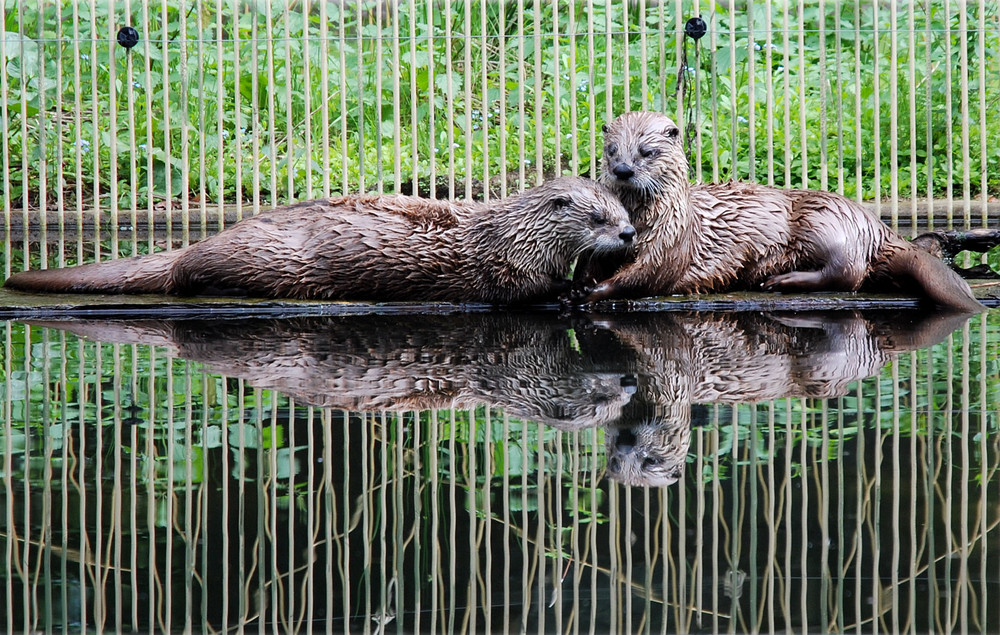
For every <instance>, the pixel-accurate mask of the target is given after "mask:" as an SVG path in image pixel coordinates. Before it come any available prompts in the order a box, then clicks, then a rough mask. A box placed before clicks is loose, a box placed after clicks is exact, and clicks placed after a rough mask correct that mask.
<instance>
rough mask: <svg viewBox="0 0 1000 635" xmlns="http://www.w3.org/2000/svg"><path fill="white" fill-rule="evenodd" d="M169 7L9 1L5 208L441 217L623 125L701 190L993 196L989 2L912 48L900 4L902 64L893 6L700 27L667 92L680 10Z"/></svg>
mask: <svg viewBox="0 0 1000 635" xmlns="http://www.w3.org/2000/svg"><path fill="white" fill-rule="evenodd" d="M169 4H171V6H168V7H166V8H161V7H159V6H156V7H150V9H149V11H148V15H144V14H143V9H142V7H141V6H140V3H133V4H132V5H131V6H132V9H131V14H129V15H126V14H125V6H124V5H123V4H116V5H115V8H114V15H109V13H108V10H107V8H106V7H105V5H104V4H103V3H98V7H97V10H96V13H94V14H91V7H90V5H89V4H87V3H79V4H73V3H71V2H68V1H65V0H63V1H60V2H54V3H19V2H14V1H13V0H7V2H6V4H5V6H6V8H5V13H4V17H3V28H4V29H5V33H4V34H3V51H2V56H3V58H4V59H3V63H4V64H3V72H2V74H0V81H2V82H3V83H2V85H0V89H2V90H0V95H2V97H0V99H2V100H3V101H2V103H0V106H2V108H3V115H4V117H3V119H2V125H3V126H4V127H3V129H2V130H0V133H2V135H3V152H2V153H0V154H2V157H3V164H2V165H0V174H2V175H3V177H2V178H3V179H4V181H3V182H2V183H0V191H2V196H4V197H6V198H7V200H8V201H9V204H10V205H11V207H12V208H15V209H16V208H20V207H22V206H24V205H28V206H34V205H37V204H39V203H40V200H41V198H42V197H43V196H44V197H46V202H47V203H48V204H49V205H50V206H51V205H52V204H53V202H54V201H55V199H56V198H57V197H59V196H62V197H63V201H64V203H65V204H66V205H67V206H75V205H77V204H79V205H80V206H82V207H84V208H86V207H90V206H93V205H94V204H95V203H100V205H101V206H102V207H105V208H107V207H109V206H118V207H119V208H122V209H135V208H138V209H143V208H146V207H148V206H151V205H154V204H156V203H158V202H161V201H163V200H171V201H174V202H176V201H178V200H180V199H184V198H190V199H191V200H202V199H203V200H206V201H212V202H215V201H224V202H234V201H236V200H242V201H252V200H254V198H255V196H256V195H257V194H259V196H260V199H259V200H260V202H261V203H262V204H265V205H267V204H271V203H281V202H284V201H286V200H289V199H291V198H306V197H312V196H318V195H320V194H322V193H324V192H326V191H334V192H336V191H356V190H359V189H367V190H373V189H378V188H380V187H381V188H382V189H384V190H386V191H392V190H395V189H397V186H398V187H399V188H400V189H404V190H406V191H409V189H410V188H412V181H413V180H414V179H415V180H416V181H417V182H418V183H419V187H420V188H421V190H424V191H426V190H427V189H428V188H429V187H431V182H432V180H433V182H434V187H441V186H444V185H449V184H450V185H451V186H452V187H453V188H454V189H453V190H452V192H453V193H455V194H458V195H462V194H464V193H465V190H464V188H463V182H464V181H466V180H467V182H468V184H469V187H470V190H473V193H476V192H478V191H479V189H480V188H481V187H482V181H483V180H484V179H486V180H488V181H489V187H490V188H491V190H492V191H493V192H494V193H500V192H502V191H503V190H504V189H505V188H507V189H509V188H512V187H520V186H522V185H530V184H532V183H533V182H534V181H535V180H536V179H537V178H539V177H545V176H550V175H552V174H555V173H565V172H593V171H594V170H595V164H594V158H595V153H597V152H599V148H600V145H599V144H600V125H601V124H602V123H603V122H604V121H606V120H607V119H608V118H609V117H610V116H613V115H614V114H617V113H619V112H621V111H623V110H625V109H627V108H631V109H636V108H641V107H647V108H653V109H660V110H664V111H667V112H671V113H675V114H676V113H678V112H681V113H685V114H684V117H685V119H693V124H692V127H691V130H692V131H693V130H697V131H698V132H699V133H700V137H699V139H700V141H699V142H698V143H699V147H698V148H692V156H693V157H695V158H696V161H697V168H698V169H699V170H700V173H701V174H702V177H703V178H705V179H713V178H719V179H726V178H753V179H756V180H760V181H767V180H769V179H773V180H774V182H775V183H777V184H779V185H785V184H788V185H800V184H802V183H807V184H808V185H810V186H814V187H818V186H823V187H828V188H829V189H842V190H843V191H844V192H845V193H846V194H848V195H849V196H853V195H855V194H856V193H857V192H858V191H859V189H860V194H861V195H862V196H863V197H865V198H872V197H876V196H886V195H889V194H891V179H892V177H893V175H895V176H896V177H897V178H898V190H899V195H900V196H902V197H909V196H927V195H928V194H930V195H933V196H943V195H946V194H947V193H948V192H951V193H952V194H953V195H955V196H964V195H965V194H966V193H969V194H970V195H973V196H975V195H977V194H978V193H980V192H982V191H983V190H984V189H985V190H986V192H988V193H989V194H995V193H997V191H998V190H1000V176H998V175H1000V169H998V167H1000V165H998V164H1000V154H998V153H1000V120H998V118H997V117H995V116H989V115H990V113H991V112H994V111H995V110H996V108H997V106H998V101H1000V75H998V74H997V73H996V69H995V63H996V59H997V57H998V54H1000V44H998V42H1000V38H998V37H997V36H998V33H997V21H996V19H995V10H996V7H995V5H994V4H992V3H991V4H990V5H989V7H987V12H988V14H989V15H987V16H982V17H983V18H984V19H985V25H986V26H985V32H982V31H980V30H979V20H980V17H981V16H980V15H979V14H978V7H977V6H976V5H975V3H970V5H969V8H968V14H967V15H966V16H961V15H959V13H958V12H957V7H955V6H952V7H951V8H950V10H949V11H947V12H946V11H945V5H944V3H942V2H937V1H935V2H931V3H926V4H925V3H920V4H919V5H918V6H916V7H915V8H914V9H913V11H912V21H913V31H912V32H913V37H912V45H911V42H910V40H911V38H910V35H909V34H910V20H911V9H910V5H909V4H908V3H901V4H900V7H899V14H898V16H897V17H896V26H897V29H898V30H897V31H896V34H897V54H896V60H895V63H893V61H892V34H893V30H892V29H891V27H892V18H893V16H892V15H890V11H889V9H887V8H885V7H881V8H879V7H878V6H876V5H872V4H871V3H860V4H859V5H858V8H855V7H854V6H850V5H845V6H841V5H840V4H839V3H828V4H827V7H826V14H825V15H823V16H820V15H819V13H818V9H817V8H816V7H814V6H810V7H807V8H806V9H805V10H804V11H805V13H804V14H803V15H802V16H801V20H802V25H803V27H801V28H800V27H799V25H798V23H799V19H800V16H798V15H797V14H796V13H795V12H796V11H797V9H796V8H795V7H792V8H791V9H789V11H791V14H790V15H789V16H787V22H788V27H787V40H786V36H785V33H784V30H785V27H786V16H785V15H784V13H783V11H784V9H782V8H781V7H778V6H775V7H773V8H772V13H773V14H772V15H770V16H768V15H766V14H765V8H764V7H763V6H759V5H758V3H753V4H752V5H751V6H753V7H754V9H753V11H750V12H747V11H745V10H740V11H737V12H735V15H730V14H729V13H727V12H726V10H724V9H721V8H720V9H719V11H720V13H714V14H709V13H707V12H706V13H705V14H704V15H705V17H706V19H707V20H708V22H709V29H710V31H709V34H708V35H707V36H705V37H704V38H703V39H702V40H700V42H699V43H698V44H697V45H695V44H694V43H693V41H692V40H690V39H687V40H685V41H684V42H683V43H682V46H683V47H684V50H685V57H686V62H687V65H686V66H684V67H683V69H682V70H681V72H680V74H678V69H679V68H681V65H680V63H679V62H678V60H677V59H676V58H677V54H676V51H677V46H678V43H677V37H678V32H679V31H678V16H676V15H675V14H674V5H673V4H669V5H665V4H664V3H653V2H646V3H645V6H644V8H643V3H634V4H633V3H629V4H628V5H627V6H623V5H622V4H621V3H609V2H604V1H597V2H579V3H571V4H569V5H562V4H559V5H556V4H553V3H538V4H536V3H534V2H526V3H525V2H523V1H520V2H516V3H515V2H441V1H440V0H415V1H413V2H410V1H408V0H401V1H400V2H398V3H397V5H396V6H395V8H391V9H389V8H387V7H388V6H389V5H388V4H387V3H381V2H379V3H376V2H359V3H339V2H326V3H323V2H310V3H305V2H289V3H288V4H284V5H283V4H282V3H244V2H235V3H231V4H228V3H227V4H225V5H224V6H221V7H220V6H217V5H216V3H215V2H203V3H196V4H193V5H192V6H191V7H189V8H186V9H183V10H182V9H179V8H178V6H177V5H175V4H173V3H169ZM876 10H877V11H878V15H877V16H876V15H874V11H876ZM686 17H688V16H687V15H685V16H682V18H686ZM679 22H680V26H681V29H682V28H683V19H681V20H680V21H679ZM966 23H967V26H968V30H967V31H963V26H965V25H966ZM126 24H131V25H134V26H136V28H137V29H138V30H139V34H140V40H139V43H138V45H137V46H136V47H135V48H134V49H132V50H131V52H126V49H125V48H123V47H121V46H119V45H118V44H116V43H115V42H114V38H115V35H116V33H117V31H118V28H119V27H120V26H122V25H126ZM590 28H592V31H588V29H590ZM876 30H877V35H876ZM751 32H752V37H751ZM730 42H732V45H731V46H730ZM786 42H787V45H788V49H789V53H788V57H787V58H786V57H785V51H784V49H785V45H786ZM965 55H967V56H968V61H967V62H966V63H963V61H964V57H963V56H965ZM397 60H398V61H397ZM911 61H912V63H913V65H914V69H913V74H912V79H911V75H910V70H909V66H910V64H911ZM981 65H985V66H984V68H985V74H984V76H985V83H982V82H981V80H980V76H979V72H978V69H979V68H980V67H981ZM963 68H964V69H968V70H967V72H968V77H967V81H968V92H967V93H966V94H967V97H968V99H967V103H966V100H963V97H962V95H963V93H962V91H961V82H962V80H963V71H962V69H963ZM679 77H680V78H682V79H683V82H682V86H681V90H678V78H679ZM896 77H898V78H899V79H898V86H896V87H895V88H896V93H895V94H893V93H892V92H891V91H892V89H893V83H894V81H895V80H894V78H896ZM394 79H398V85H397V82H396V81H394ZM751 80H752V82H751ZM751 85H752V91H753V92H752V94H751ZM397 86H398V87H397ZM911 90H912V91H913V93H914V98H913V104H914V106H913V109H912V111H911V108H910V105H909V103H910V98H909V95H910V91H911ZM682 101H683V103H681V102H682ZM751 102H752V107H751ZM324 106H326V107H325V108H324ZM894 107H898V116H897V117H894V116H893V114H892V111H893V109H894ZM963 108H967V110H968V117H967V118H965V117H963ZM984 108H985V110H984ZM769 114H770V116H772V117H773V124H774V125H773V128H772V129H771V130H769V128H768V125H767V118H768V116H769ZM397 122H398V124H397ZM963 124H965V125H967V130H966V129H965V128H964V127H963ZM911 126H912V129H913V132H912V134H911ZM893 131H897V132H898V139H896V140H895V141H896V144H897V149H896V150H895V151H893V148H892V143H893ZM963 134H967V137H968V145H967V147H965V146H964V145H963V141H962V139H963ZM769 135H770V136H769ZM397 153H398V161H397ZM966 154H967V155H968V164H964V162H963V155H966ZM255 168H256V170H255ZM450 174H453V175H454V180H452V181H451V182H450V183H449V179H448V175H450ZM501 175H506V177H507V178H506V179H504V180H503V181H502V182H501ZM397 176H398V180H399V183H397ZM473 182H475V187H473ZM408 183H409V184H410V185H406V184H408ZM966 188H967V189H966ZM444 191H446V190H442V192H444Z"/></svg>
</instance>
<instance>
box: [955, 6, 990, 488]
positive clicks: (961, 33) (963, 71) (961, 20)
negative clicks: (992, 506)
mask: <svg viewBox="0 0 1000 635" xmlns="http://www.w3.org/2000/svg"><path fill="white" fill-rule="evenodd" d="M982 63H983V60H982V59H980V65H982ZM958 72H959V91H958V94H959V109H960V113H961V114H960V119H961V131H962V223H963V225H962V226H963V227H964V228H966V229H968V228H970V227H972V172H971V169H970V165H969V164H970V163H971V161H972V158H971V148H970V142H969V129H970V125H969V7H968V4H967V3H966V0H958ZM984 90H986V86H984V85H982V84H980V85H979V92H982V91H984ZM949 112H950V111H949ZM963 491H964V490H963Z"/></svg>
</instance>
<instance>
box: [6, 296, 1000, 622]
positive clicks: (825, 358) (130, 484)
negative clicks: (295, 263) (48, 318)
mask: <svg viewBox="0 0 1000 635" xmlns="http://www.w3.org/2000/svg"><path fill="white" fill-rule="evenodd" d="M0 324H2V327H0V328H2V334H3V338H4V342H5V344H4V347H3V349H2V350H3V360H2V361H3V363H2V372H3V382H2V384H0V390H2V408H3V411H2V413H3V416H2V419H3V425H2V428H0V449H2V465H0V471H2V491H0V511H2V517H0V518H2V521H0V528H2V529H0V577H2V578H3V579H2V584H0V594H2V602H0V612H2V614H3V615H4V617H3V619H2V620H0V628H2V629H6V630H7V631H33V630H52V631H64V630H69V631H80V630H84V629H94V630H114V629H121V630H142V631H196V632H217V631H221V630H240V629H244V630H250V631H267V632H289V631H301V632H309V631H336V632H384V631H389V632H411V631H418V632H448V633H452V632H458V633H465V632H483V631H498V632H525V631H527V632H564V633H566V632H573V633H576V632H608V631H616V632H629V633H633V632H664V631H669V632H703V631H726V632H736V631H738V632H743V631H776V630H785V629H790V628H794V629H797V630H802V631H836V632H840V631H857V632H885V631H892V632H897V631H910V632H924V631H931V630H934V631H959V632H967V631H997V630H1000V540H998V538H1000V529H998V524H1000V493H998V492H1000V483H996V482H994V481H995V479H994V475H995V472H996V470H997V468H998V466H1000V446H998V443H1000V441H998V440H1000V431H998V423H1000V422H998V412H997V410H998V403H1000V369H998V354H997V353H998V350H997V349H998V347H1000V312H996V311H994V312H992V313H989V314H984V315H981V316H975V317H973V318H971V320H967V319H965V318H961V317H949V316H942V315H934V314H926V313H921V312H917V311H892V312H883V313H878V312H874V313H860V312H855V311H839V312H830V313H802V312H797V313H785V314H778V313H771V314H766V313H759V312H755V313H749V312H728V313H705V312H699V313H682V312H658V313H617V314H597V313H595V314H582V315H573V316H568V317H567V316H560V315H557V314H555V313H509V312H504V313H471V314H470V313H461V314H453V315H445V314H418V315H380V314H370V315H350V316H334V317H312V318H304V317H299V318H287V319H263V318H261V319H253V320H237V319H212V318H204V319H189V320H173V321H151V320H150V321H143V320H131V321H124V320H102V321H97V320H94V321H81V320H76V321H61V322H56V321H53V322H35V323H31V324H28V323H21V322H5V323H0Z"/></svg>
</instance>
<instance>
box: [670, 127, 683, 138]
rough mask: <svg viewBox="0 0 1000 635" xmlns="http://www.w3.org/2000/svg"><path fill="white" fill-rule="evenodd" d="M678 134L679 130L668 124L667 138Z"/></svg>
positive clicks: (675, 136)
mask: <svg viewBox="0 0 1000 635" xmlns="http://www.w3.org/2000/svg"><path fill="white" fill-rule="evenodd" d="M680 134H681V130H680V128H678V127H677V126H670V127H669V128H667V138H668V139H676V138H677V137H678V136H680Z"/></svg>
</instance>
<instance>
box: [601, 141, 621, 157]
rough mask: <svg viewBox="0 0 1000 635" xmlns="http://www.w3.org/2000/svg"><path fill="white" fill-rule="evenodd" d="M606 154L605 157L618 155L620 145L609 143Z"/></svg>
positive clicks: (605, 149)
mask: <svg viewBox="0 0 1000 635" xmlns="http://www.w3.org/2000/svg"><path fill="white" fill-rule="evenodd" d="M604 154H605V156H609V157H611V156H614V155H616V154H618V144H617V143H609V144H608V145H606V146H604Z"/></svg>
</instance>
